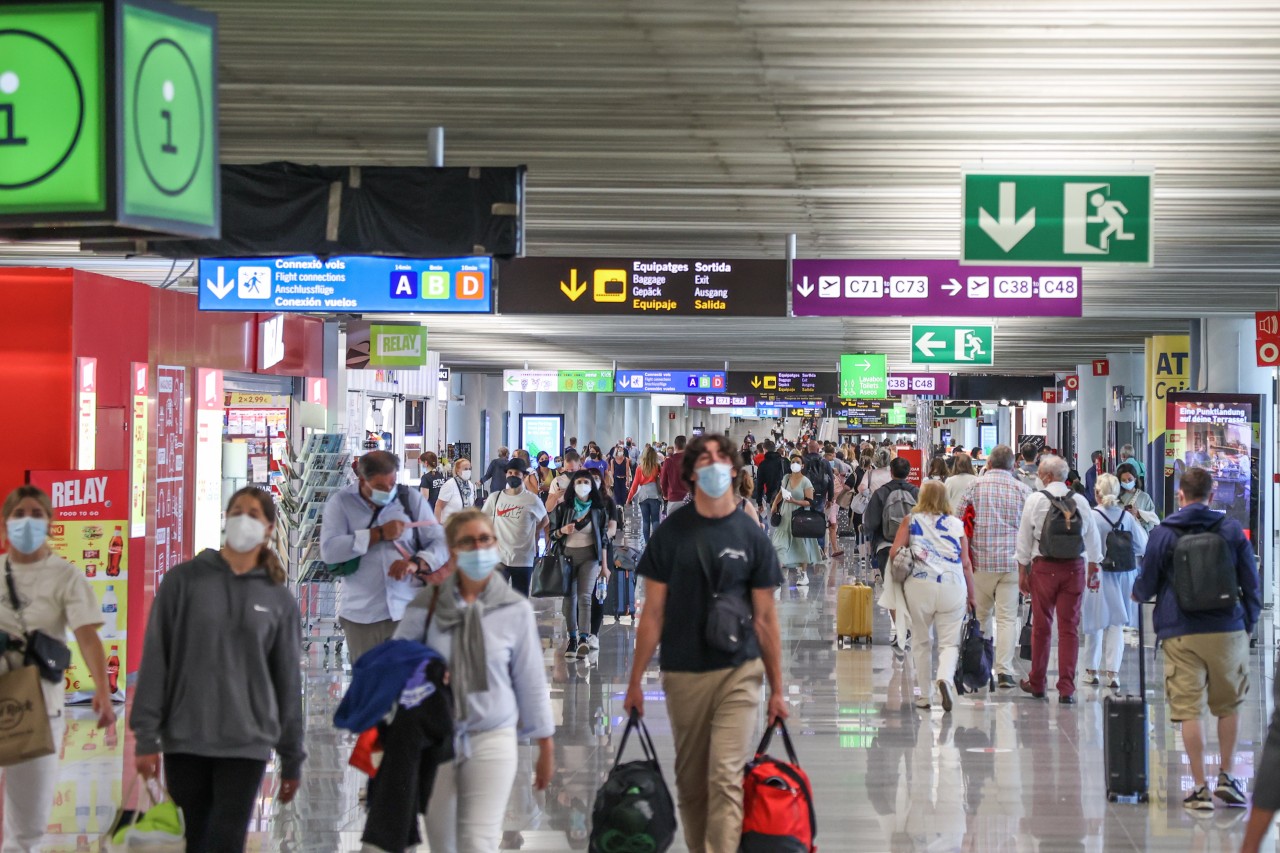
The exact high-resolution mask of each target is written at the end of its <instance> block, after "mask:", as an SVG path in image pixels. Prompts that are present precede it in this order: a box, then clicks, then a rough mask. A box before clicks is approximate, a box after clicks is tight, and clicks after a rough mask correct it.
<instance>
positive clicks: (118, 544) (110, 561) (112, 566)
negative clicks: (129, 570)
mask: <svg viewBox="0 0 1280 853" xmlns="http://www.w3.org/2000/svg"><path fill="white" fill-rule="evenodd" d="M123 554H124V536H122V535H121V528H120V525H119V524H117V525H116V532H115V533H113V534H112V535H111V544H110V545H108V546H107V577H109V578H118V577H120V558H121V556H123Z"/></svg>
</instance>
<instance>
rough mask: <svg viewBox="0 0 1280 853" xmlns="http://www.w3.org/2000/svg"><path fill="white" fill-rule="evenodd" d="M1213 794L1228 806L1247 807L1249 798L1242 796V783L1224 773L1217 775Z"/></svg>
mask: <svg viewBox="0 0 1280 853" xmlns="http://www.w3.org/2000/svg"><path fill="white" fill-rule="evenodd" d="M1213 793H1214V794H1215V795H1216V796H1217V797H1218V799H1220V800H1222V801H1223V802H1224V803H1226V804H1227V805H1229V806H1237V807H1244V806H1247V805H1249V798H1248V797H1246V796H1245V794H1244V783H1242V782H1241V781H1240V780H1239V779H1237V778H1236V777H1234V776H1230V775H1228V774H1226V773H1219V774H1218V787H1217V789H1216V790H1215V791H1214V792H1213Z"/></svg>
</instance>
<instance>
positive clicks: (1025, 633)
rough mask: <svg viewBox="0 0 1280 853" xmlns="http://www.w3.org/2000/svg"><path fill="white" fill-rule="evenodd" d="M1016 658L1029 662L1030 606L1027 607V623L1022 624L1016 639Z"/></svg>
mask: <svg viewBox="0 0 1280 853" xmlns="http://www.w3.org/2000/svg"><path fill="white" fill-rule="evenodd" d="M1018 657H1020V658H1022V659H1023V660H1031V606H1030V604H1028V605H1027V621H1025V622H1023V623H1022V635H1021V636H1019V637H1018Z"/></svg>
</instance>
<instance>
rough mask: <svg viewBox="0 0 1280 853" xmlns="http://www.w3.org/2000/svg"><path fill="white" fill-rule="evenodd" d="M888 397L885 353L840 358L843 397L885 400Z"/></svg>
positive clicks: (841, 394) (855, 354)
mask: <svg viewBox="0 0 1280 853" xmlns="http://www.w3.org/2000/svg"><path fill="white" fill-rule="evenodd" d="M888 395H889V382H888V365H887V364H886V361H885V356H884V354H883V353H854V354H852V355H842V356H840V396H841V397H857V398H859V399H863V400H883V399H884V398H885V397H887V396H888Z"/></svg>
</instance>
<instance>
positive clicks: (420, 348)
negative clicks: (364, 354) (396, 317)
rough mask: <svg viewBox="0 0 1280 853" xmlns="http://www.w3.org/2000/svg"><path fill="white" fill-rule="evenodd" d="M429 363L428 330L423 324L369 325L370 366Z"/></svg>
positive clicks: (412, 365) (417, 365)
mask: <svg viewBox="0 0 1280 853" xmlns="http://www.w3.org/2000/svg"><path fill="white" fill-rule="evenodd" d="M426 363H427V330H426V329H424V328H423V327H422V326H379V325H377V324H374V325H371V326H370V327H369V366H370V367H422V366H423V365H424V364H426Z"/></svg>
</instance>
